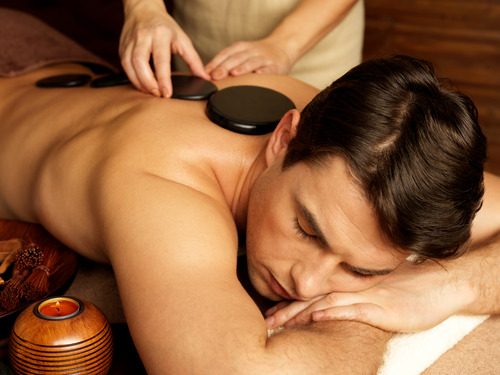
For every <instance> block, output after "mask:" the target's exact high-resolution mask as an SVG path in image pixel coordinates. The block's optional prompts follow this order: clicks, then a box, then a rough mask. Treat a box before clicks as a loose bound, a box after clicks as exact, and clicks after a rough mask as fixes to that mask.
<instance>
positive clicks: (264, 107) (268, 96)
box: [206, 86, 295, 135]
mask: <svg viewBox="0 0 500 375" xmlns="http://www.w3.org/2000/svg"><path fill="white" fill-rule="evenodd" d="M293 108H295V105H294V104H293V102H292V101H291V100H290V99H289V98H288V97H287V96H285V95H283V94H281V93H279V92H277V91H275V90H271V89H268V88H265V87H259V86H233V87H227V88H225V89H222V90H219V91H217V92H216V93H215V94H213V95H212V96H210V98H209V100H208V103H207V109H206V112H207V116H208V118H209V119H210V120H211V121H212V122H214V123H215V124H217V125H219V126H221V127H223V128H225V129H228V130H231V131H234V132H236V133H241V134H249V135H261V134H266V133H270V132H272V131H273V130H274V129H275V128H276V126H277V125H278V123H279V121H280V119H281V117H282V116H283V115H284V114H285V113H286V112H287V111H288V110H290V109H293Z"/></svg>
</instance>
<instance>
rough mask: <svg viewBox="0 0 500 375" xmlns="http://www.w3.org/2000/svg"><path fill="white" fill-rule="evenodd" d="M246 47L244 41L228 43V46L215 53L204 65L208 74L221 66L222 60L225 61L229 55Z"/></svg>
mask: <svg viewBox="0 0 500 375" xmlns="http://www.w3.org/2000/svg"><path fill="white" fill-rule="evenodd" d="M246 48H247V46H246V43H244V42H237V43H235V44H232V45H230V46H229V47H226V48H224V49H222V50H220V51H219V53H217V55H215V56H214V57H213V58H212V60H210V61H209V63H208V64H207V65H206V66H205V70H206V71H207V73H208V74H210V75H211V73H212V72H213V71H214V70H215V69H216V68H217V67H219V66H221V65H222V64H223V63H224V61H226V60H227V59H228V58H229V57H231V56H232V55H234V54H237V53H239V52H241V51H244V50H245V49H246Z"/></svg>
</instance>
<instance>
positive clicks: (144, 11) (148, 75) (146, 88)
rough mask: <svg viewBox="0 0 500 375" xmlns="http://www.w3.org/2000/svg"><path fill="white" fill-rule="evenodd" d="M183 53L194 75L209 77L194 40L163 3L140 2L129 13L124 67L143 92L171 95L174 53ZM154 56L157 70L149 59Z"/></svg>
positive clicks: (123, 42)
mask: <svg viewBox="0 0 500 375" xmlns="http://www.w3.org/2000/svg"><path fill="white" fill-rule="evenodd" d="M172 53H176V54H179V55H180V56H181V57H182V58H183V59H184V61H185V62H186V63H187V64H188V66H189V68H190V69H191V71H192V72H193V74H194V75H197V76H199V77H202V78H205V79H209V78H210V77H209V76H208V74H207V73H206V72H205V70H204V67H203V63H202V62H201V59H200V57H199V55H198V53H197V52H196V50H195V49H194V47H193V44H192V43H191V40H190V39H189V37H188V36H187V35H186V33H184V31H183V30H182V29H181V28H180V27H179V25H178V24H177V23H176V22H175V21H174V19H173V18H172V17H170V15H168V13H167V12H166V10H165V7H164V5H163V3H162V4H161V5H160V4H156V3H155V2H145V3H144V4H142V3H141V4H136V5H135V6H133V7H131V10H130V11H128V12H126V16H125V22H124V25H123V29H122V33H121V36H120V57H121V63H122V66H123V69H124V70H125V73H127V76H128V78H129V79H130V81H131V82H132V84H133V85H134V86H135V87H136V88H137V89H138V90H140V91H143V92H147V93H150V94H152V95H155V96H164V97H170V96H171V95H172V82H171V80H170V73H171V72H170V60H171V54H172ZM151 58H152V59H153V63H154V67H155V72H153V69H152V68H151V66H150V64H149V61H150V59H151Z"/></svg>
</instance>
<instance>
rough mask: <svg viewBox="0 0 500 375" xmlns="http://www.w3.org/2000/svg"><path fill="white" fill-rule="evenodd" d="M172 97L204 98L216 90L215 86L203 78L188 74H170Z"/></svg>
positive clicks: (185, 98)
mask: <svg viewBox="0 0 500 375" xmlns="http://www.w3.org/2000/svg"><path fill="white" fill-rule="evenodd" d="M171 78H172V98H175V99H184V100H205V99H208V98H209V97H210V95H212V94H213V93H214V92H216V91H217V86H215V85H214V84H213V83H212V82H210V81H207V80H205V79H203V78H200V77H196V76H188V75H172V77H171Z"/></svg>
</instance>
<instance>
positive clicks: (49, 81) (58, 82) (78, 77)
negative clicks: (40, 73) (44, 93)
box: [36, 74, 91, 88]
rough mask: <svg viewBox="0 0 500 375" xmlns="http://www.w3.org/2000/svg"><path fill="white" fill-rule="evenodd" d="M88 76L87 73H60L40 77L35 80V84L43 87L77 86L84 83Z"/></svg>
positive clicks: (86, 81)
mask: <svg viewBox="0 0 500 375" xmlns="http://www.w3.org/2000/svg"><path fill="white" fill-rule="evenodd" d="M90 78H91V77H90V75H88V74H61V75H57V76H50V77H45V78H42V79H40V80H38V81H37V82H36V86H38V87H43V88H53V87H77V86H83V85H86V84H87V83H88V82H89V81H90Z"/></svg>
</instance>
